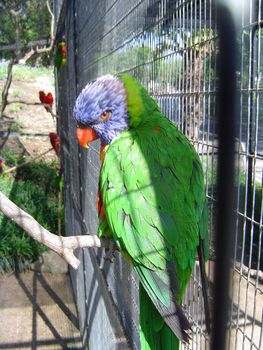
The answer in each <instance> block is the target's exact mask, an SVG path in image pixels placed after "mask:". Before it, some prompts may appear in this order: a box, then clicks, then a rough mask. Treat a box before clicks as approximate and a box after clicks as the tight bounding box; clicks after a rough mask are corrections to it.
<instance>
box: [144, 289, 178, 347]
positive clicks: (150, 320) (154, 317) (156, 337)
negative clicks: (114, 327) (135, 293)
mask: <svg viewBox="0 0 263 350" xmlns="http://www.w3.org/2000/svg"><path fill="white" fill-rule="evenodd" d="M140 337H141V350H179V340H178V338H177V337H176V336H175V335H174V333H173V332H172V331H171V329H170V328H169V327H168V326H167V324H166V323H165V322H164V320H163V318H162V317H161V316H160V314H159V312H158V311H157V309H156V307H155V306H154V304H153V303H152V301H151V299H150V298H149V296H148V295H147V293H146V292H145V290H144V288H143V287H142V286H141V285H140Z"/></svg>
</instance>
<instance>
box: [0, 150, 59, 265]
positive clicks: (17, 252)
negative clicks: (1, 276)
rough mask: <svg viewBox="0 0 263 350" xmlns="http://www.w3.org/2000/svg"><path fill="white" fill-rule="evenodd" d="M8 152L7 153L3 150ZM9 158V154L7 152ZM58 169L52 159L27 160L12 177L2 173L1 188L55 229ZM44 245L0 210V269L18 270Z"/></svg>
mask: <svg viewBox="0 0 263 350" xmlns="http://www.w3.org/2000/svg"><path fill="white" fill-rule="evenodd" d="M5 155H7V153H6V154H5ZM9 156H10V158H12V154H11V153H10V154H9ZM56 179H57V169H56V166H55V164H54V163H52V164H49V163H46V162H40V163H30V164H28V165H26V166H23V167H21V168H19V169H18V170H17V174H16V176H15V177H13V176H8V177H6V176H2V177H1V178H0V191H2V192H3V193H5V194H6V195H7V196H8V197H9V198H10V200H12V201H13V202H14V203H15V204H16V205H18V206H19V207H21V208H22V209H23V210H25V211H26V212H28V213H29V214H30V215H32V216H33V217H34V218H35V219H36V220H37V221H38V222H39V223H40V224H41V225H42V226H44V227H45V228H46V229H48V230H50V231H51V232H53V233H56V230H57V190H58V187H57V181H56ZM44 250H45V247H44V246H43V245H41V244H39V243H38V242H36V241H35V240H33V239H32V238H31V237H29V236H28V234H27V233H25V232H24V231H23V230H22V229H20V228H19V227H18V226H17V225H16V224H14V223H13V222H12V221H11V220H9V219H7V218H6V217H4V216H3V215H1V214H0V271H14V270H17V271H21V270H23V269H26V268H28V267H29V266H30V264H31V263H32V262H33V261H34V260H36V259H37V257H38V255H39V254H40V253H41V252H43V251H44Z"/></svg>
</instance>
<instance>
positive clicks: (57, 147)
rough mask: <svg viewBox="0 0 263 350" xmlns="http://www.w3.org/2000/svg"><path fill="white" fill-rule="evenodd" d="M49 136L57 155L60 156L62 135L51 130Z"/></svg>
mask: <svg viewBox="0 0 263 350" xmlns="http://www.w3.org/2000/svg"><path fill="white" fill-rule="evenodd" d="M48 136H49V140H50V143H51V145H52V147H53V149H54V151H55V153H56V155H57V156H58V158H60V144H61V143H60V137H59V136H58V134H57V133H55V132H50V133H49V134H48Z"/></svg>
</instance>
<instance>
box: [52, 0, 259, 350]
mask: <svg viewBox="0 0 263 350" xmlns="http://www.w3.org/2000/svg"><path fill="white" fill-rule="evenodd" d="M63 8H64V11H62V13H63V16H64V17H63V18H62V20H61V19H60V22H59V23H60V27H59V28H58V33H57V37H58V38H59V36H60V35H62V34H66V37H67V48H68V50H67V64H66V65H65V66H62V68H61V69H60V70H59V72H57V92H58V111H59V114H60V115H61V116H62V118H61V120H60V121H59V131H60V135H61V138H62V144H63V154H62V156H63V168H64V174H65V175H64V177H65V189H64V202H65V214H66V218H65V222H66V232H67V234H68V235H70V234H80V233H81V232H82V233H83V234H96V230H97V225H98V222H97V213H96V209H95V203H96V197H97V187H98V175H99V171H100V161H99V144H98V143H96V142H95V143H93V144H92V145H91V147H90V148H89V150H88V151H83V150H81V149H79V147H78V145H77V142H76V137H75V125H74V123H73V121H72V110H73V106H74V103H75V100H76V97H77V95H78V93H79V92H80V91H81V89H82V88H83V87H84V86H85V85H86V84H87V82H89V81H90V80H93V79H96V78H97V77H98V76H101V75H103V74H108V73H112V74H114V73H116V72H127V73H129V74H131V75H133V76H135V77H136V78H137V79H138V80H139V81H140V82H141V83H142V84H143V85H144V86H145V87H146V88H147V89H148V91H149V92H150V93H151V95H152V96H153V98H155V99H156V101H157V102H158V104H159V105H160V107H161V110H162V111H163V112H164V113H165V115H166V116H167V117H168V118H170V119H171V120H172V121H173V122H174V123H175V124H176V125H177V126H178V128H179V129H180V130H181V131H182V132H184V133H185V134H186V135H187V136H188V138H189V139H190V140H191V142H192V143H193V145H194V147H195V148H196V150H197V152H198V153H199V155H200V158H201V161H202V164H203V168H204V172H205V181H206V194H207V199H208V203H209V233H210V237H211V252H210V261H209V264H208V266H207V272H208V275H209V280H210V282H211V285H212V282H213V268H214V259H215V256H214V251H213V241H214V227H215V209H216V200H217V199H216V176H217V174H216V172H217V154H218V142H217V121H216V118H215V99H216V84H217V78H218V71H217V66H216V58H217V54H218V45H217V32H216V13H215V6H214V2H213V1H212V0H178V1H174V0H130V1H124V0H98V1H87V0H78V1H67V2H64V4H63ZM239 10H240V11H241V13H242V15H241V16H240V20H241V23H240V27H241V30H240V31H239V32H238V37H237V44H238V57H239V64H238V72H237V79H238V92H239V102H240V104H241V114H240V130H239V134H238V135H237V138H236V153H237V158H238V160H237V164H236V170H237V171H236V179H235V181H236V187H237V193H238V200H237V208H236V232H235V235H236V246H235V261H234V264H233V269H232V290H231V301H232V306H231V321H230V324H229V341H228V349H260V348H261V347H262V305H263V298H262V163H263V136H262V134H263V125H262V121H263V120H262V115H263V107H262V105H263V104H262V101H261V100H262V98H263V95H262V94H263V89H262V88H263V83H262V68H263V54H262V52H263V49H262V44H263V30H262V3H261V0H255V1H252V0H250V1H247V0H242V1H240V9H239ZM260 102H261V103H260ZM78 255H79V258H80V259H81V261H82V265H81V268H80V269H79V270H78V271H71V276H72V280H73V285H74V291H75V296H76V302H77V305H78V310H79V317H80V325H81V329H82V332H83V337H84V342H85V343H88V344H89V347H90V349H115V348H116V349H124V348H127V346H128V345H127V343H126V341H125V339H124V336H123V333H120V332H121V331H120V329H121V327H119V328H118V326H117V325H118V320H117V319H118V318H120V320H121V324H122V326H123V328H124V330H125V334H126V337H127V338H128V341H129V344H130V347H131V348H133V349H140V341H139V321H138V320H139V306H138V280H137V278H136V276H135V275H134V274H133V273H132V271H131V269H130V267H129V266H128V265H127V264H126V263H125V261H124V260H123V259H122V258H121V256H118V257H117V258H116V260H115V261H114V263H110V262H108V261H107V260H105V259H104V252H102V251H101V250H98V251H87V250H83V251H80V252H78ZM112 304H113V306H114V307H113V306H112ZM184 309H185V312H186V314H187V317H188V318H189V320H190V321H191V322H192V324H193V335H192V339H191V341H190V344H189V345H185V344H182V345H181V348H182V349H208V348H209V341H208V336H207V334H206V332H205V324H204V313H203V300H202V290H201V283H200V272H199V267H198V264H196V266H195V268H194V270H193V273H192V277H191V281H190V284H189V287H188V289H187V291H186V295H185V299H184ZM114 315H115V316H114ZM116 329H118V331H116Z"/></svg>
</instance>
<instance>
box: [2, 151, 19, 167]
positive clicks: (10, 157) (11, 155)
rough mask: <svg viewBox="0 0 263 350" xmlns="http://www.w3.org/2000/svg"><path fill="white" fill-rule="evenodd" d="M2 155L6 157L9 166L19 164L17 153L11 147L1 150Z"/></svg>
mask: <svg viewBox="0 0 263 350" xmlns="http://www.w3.org/2000/svg"><path fill="white" fill-rule="evenodd" d="M1 157H2V158H4V160H5V162H6V164H7V165H9V166H14V165H16V164H17V157H16V155H15V152H14V151H13V150H12V149H10V148H5V149H4V150H3V151H2V152H1Z"/></svg>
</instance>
